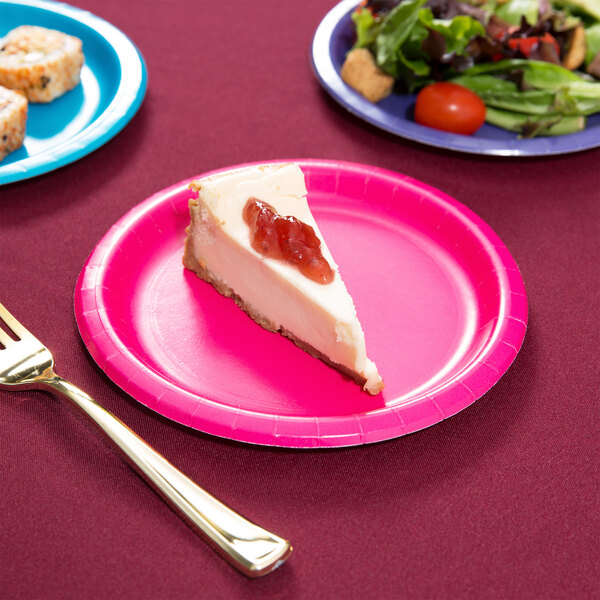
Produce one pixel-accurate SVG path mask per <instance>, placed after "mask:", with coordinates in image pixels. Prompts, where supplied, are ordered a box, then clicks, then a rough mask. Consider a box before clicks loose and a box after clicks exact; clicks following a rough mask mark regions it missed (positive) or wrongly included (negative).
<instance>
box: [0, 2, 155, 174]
mask: <svg viewBox="0 0 600 600" xmlns="http://www.w3.org/2000/svg"><path fill="white" fill-rule="evenodd" d="M19 25H40V26H42V27H48V28H49V29H57V30H59V31H62V32H64V33H68V34H70V35H74V36H76V37H78V38H80V39H81V40H82V42H83V53H84V55H85V64H84V66H83V68H82V70H81V83H80V84H79V85H78V86H77V87H76V88H74V89H73V90H71V91H69V92H67V93H66V94H65V95H64V96H61V97H60V98H57V99H56V100H54V101H53V102H50V103H48V104H32V103H30V104H29V113H28V118H27V129H26V136H25V143H24V144H23V146H22V147H21V148H19V149H18V150H16V151H15V152H13V153H11V154H9V155H8V156H7V157H6V158H5V159H4V160H3V161H2V162H1V163H0V185H2V184H6V183H11V182H13V181H19V180H22V179H28V178H30V177H35V176H36V175H41V174H42V173H47V172H49V171H53V170H54V169H58V168H59V167H62V166H64V165H67V164H69V163H72V162H74V161H76V160H79V159H80V158H82V157H83V156H86V155H87V154H89V153H90V152H92V151H93V150H96V149H97V148H99V147H100V146H102V145H103V144H105V143H106V142H108V141H109V140H110V139H111V138H113V137H114V136H115V135H116V134H117V133H119V131H121V130H122V129H123V127H125V125H127V123H129V121H130V120H131V119H132V118H133V116H134V115H135V113H136V112H137V110H138V108H139V107H140V105H141V103H142V100H143V99H144V95H145V93H146V84H147V73H146V67H145V64H144V60H143V58H142V55H141V54H140V52H139V51H138V49H137V48H136V47H135V46H134V44H133V43H132V42H131V40H130V39H129V38H128V37H127V36H126V35H124V34H123V33H122V32H121V31H119V30H118V29H117V28H116V27H114V26H113V25H111V24H110V23H108V22H107V21H105V20H104V19H101V18H99V17H97V16H95V15H93V14H91V13H89V12H87V11H84V10H81V9H79V8H74V7H72V6H69V5H67V4H62V3H58V2H50V1H48V0H26V1H25V0H23V1H20V0H0V38H1V37H3V36H5V35H6V34H7V33H8V32H9V31H10V30H11V29H14V28H15V27H18V26H19Z"/></svg>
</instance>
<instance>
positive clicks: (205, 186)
mask: <svg viewBox="0 0 600 600" xmlns="http://www.w3.org/2000/svg"><path fill="white" fill-rule="evenodd" d="M191 187H192V189H195V190H197V191H198V192H199V197H198V199H194V200H192V201H190V211H191V214H192V220H191V225H190V229H189V231H188V244H190V243H191V246H192V248H193V254H194V257H195V259H196V260H197V261H198V263H199V265H200V266H201V267H202V268H204V269H206V270H207V271H209V272H210V273H211V276H212V278H213V279H218V283H219V284H221V285H222V286H226V287H227V288H230V289H231V290H232V291H233V292H234V293H235V294H236V295H237V296H239V297H240V298H242V299H243V301H244V303H245V304H246V305H247V306H248V307H249V308H250V309H251V310H250V311H248V312H249V313H250V314H253V313H255V314H256V313H258V314H260V315H262V316H264V317H265V319H266V320H268V321H269V322H270V324H271V326H272V328H273V329H275V330H285V331H287V332H291V333H292V334H293V335H294V337H296V338H297V339H298V340H300V341H301V342H303V343H305V344H307V345H308V346H310V347H312V348H313V349H315V350H316V351H317V352H318V353H321V354H322V355H324V356H325V357H327V358H328V359H329V360H330V361H331V362H333V363H335V364H337V365H341V366H343V367H345V368H347V369H348V370H350V371H353V372H356V373H358V374H360V375H361V376H362V378H364V380H365V382H366V383H365V384H364V388H365V389H366V390H367V391H369V392H370V393H378V392H379V391H381V389H382V387H383V383H382V380H381V377H380V376H379V374H378V372H377V368H376V367H375V365H374V363H373V362H371V361H370V360H369V359H368V358H367V355H366V348H365V340H364V333H363V331H362V328H361V326H360V323H359V321H358V319H357V316H356V310H355V307H354V304H353V302H352V298H351V297H350V295H349V294H348V292H347V290H346V287H345V285H344V282H343V280H342V279H341V277H340V276H339V272H338V269H337V265H336V264H335V261H334V260H333V257H332V256H331V253H330V252H329V249H328V248H327V245H326V244H325V242H324V240H323V237H322V235H321V233H320V231H319V229H318V226H317V224H316V222H315V221H314V218H313V217H312V214H311V212H310V209H309V208H308V203H307V201H306V187H305V183H304V175H303V173H302V171H301V170H300V169H299V168H298V167H297V166H296V165H291V164H290V165H274V166H264V167H250V168H244V169H240V170H238V171H234V172H227V173H225V174H221V175H216V176H214V177H209V178H206V179H203V180H201V181H197V182H194V183H193V184H192V186H191ZM249 198H260V199H261V200H263V201H264V202H266V203H268V204H269V205H271V206H272V207H273V208H274V209H275V210H277V212H279V213H280V214H282V215H290V216H293V217H295V218H296V219H298V220H300V221H302V222H303V223H305V224H307V225H309V226H310V227H312V229H313V230H314V232H315V235H316V236H317V237H318V239H319V240H320V241H321V249H322V253H323V257H324V258H325V259H326V261H327V262H328V264H329V265H330V266H331V269H332V270H333V272H334V281H333V282H332V283H330V284H327V285H322V284H320V283H317V282H316V281H313V280H311V279H309V278H308V277H305V276H304V275H303V274H302V273H301V272H300V271H299V270H298V269H297V268H296V266H295V265H292V264H289V263H287V262H285V261H282V260H279V259H276V258H271V257H267V256H264V255H263V254H261V253H259V252H257V251H256V250H255V249H254V248H252V245H251V240H250V235H251V232H250V229H249V227H248V224H247V223H246V222H245V221H244V217H243V211H244V207H245V205H246V203H247V201H248V199H249ZM215 287H217V289H219V286H215ZM261 324H262V323H261Z"/></svg>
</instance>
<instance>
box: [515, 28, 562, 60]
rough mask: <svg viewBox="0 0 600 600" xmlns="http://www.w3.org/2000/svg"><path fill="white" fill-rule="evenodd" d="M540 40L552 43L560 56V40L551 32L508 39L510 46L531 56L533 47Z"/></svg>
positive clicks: (526, 55) (524, 54) (527, 56)
mask: <svg viewBox="0 0 600 600" xmlns="http://www.w3.org/2000/svg"><path fill="white" fill-rule="evenodd" d="M540 42H546V43H548V44H552V45H553V46H554V49H555V50H556V55H557V56H560V47H559V46H558V42H557V41H556V40H555V39H554V36H552V35H551V34H550V33H545V34H544V35H542V36H538V35H534V36H531V37H527V38H510V39H509V40H508V46H509V48H512V49H513V50H518V51H519V52H520V53H521V54H522V55H523V56H525V57H526V58H529V55H530V54H531V51H532V50H533V47H534V46H537V45H538V44H539V43H540Z"/></svg>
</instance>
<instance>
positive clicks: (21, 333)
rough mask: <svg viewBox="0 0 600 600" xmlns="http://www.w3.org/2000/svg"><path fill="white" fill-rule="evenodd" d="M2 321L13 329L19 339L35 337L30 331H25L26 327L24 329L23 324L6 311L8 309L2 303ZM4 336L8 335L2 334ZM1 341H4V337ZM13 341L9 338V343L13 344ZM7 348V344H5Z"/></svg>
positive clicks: (0, 306)
mask: <svg viewBox="0 0 600 600" xmlns="http://www.w3.org/2000/svg"><path fill="white" fill-rule="evenodd" d="M0 319H2V320H3V321H4V322H5V323H6V324H7V325H8V327H9V328H10V329H12V331H13V333H14V334H15V335H16V336H17V337H18V338H19V339H21V340H22V339H23V338H26V337H34V336H33V335H32V334H31V333H29V331H28V330H27V329H25V327H23V325H21V323H19V321H17V320H16V319H15V318H14V317H13V316H12V315H11V314H10V313H9V312H8V310H7V309H6V307H5V306H4V305H3V304H2V303H0ZM2 333H3V334H4V335H7V334H6V333H4V332H2ZM0 341H2V337H0ZM12 341H13V340H12V339H11V338H10V337H8V342H9V343H10V342H12ZM2 343H3V344H4V342H3V341H2ZM4 345H5V346H6V344H4Z"/></svg>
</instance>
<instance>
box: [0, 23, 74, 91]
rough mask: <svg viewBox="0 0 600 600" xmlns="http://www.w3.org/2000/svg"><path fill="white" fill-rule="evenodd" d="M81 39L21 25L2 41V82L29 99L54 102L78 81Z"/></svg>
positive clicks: (42, 28) (0, 73)
mask: <svg viewBox="0 0 600 600" xmlns="http://www.w3.org/2000/svg"><path fill="white" fill-rule="evenodd" d="M83 60H84V58H83V51H82V43H81V40H80V39H78V38H76V37H73V36H71V35H67V34H65V33H62V32H61V31H55V30H53V29H46V28H45V27H37V26H34V25H22V26H21V27H17V28H16V29H13V30H12V31H10V32H9V33H8V35H6V37H5V38H4V39H3V40H2V41H0V85H3V86H4V87H7V88H10V89H13V90H20V91H22V92H23V93H24V94H25V95H26V96H27V99H28V100H29V101H30V102H51V101H52V100H54V99H55V98H58V97H59V96H62V95H63V94H64V93H65V92H67V91H69V90H70V89H72V88H74V87H75V86H76V85H77V84H78V83H79V77H80V72H81V67H82V65H83Z"/></svg>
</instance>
